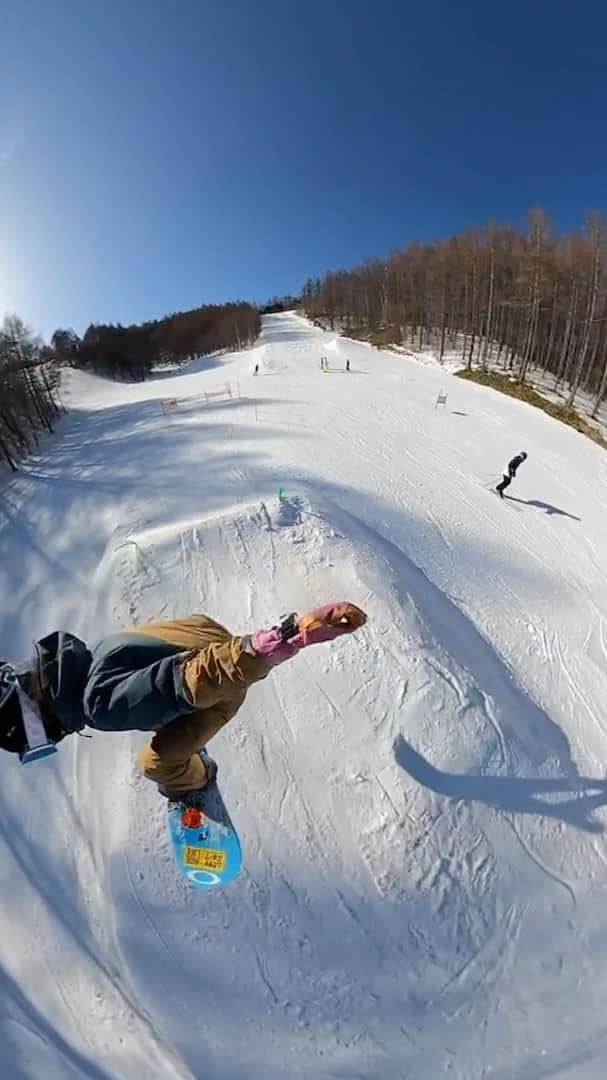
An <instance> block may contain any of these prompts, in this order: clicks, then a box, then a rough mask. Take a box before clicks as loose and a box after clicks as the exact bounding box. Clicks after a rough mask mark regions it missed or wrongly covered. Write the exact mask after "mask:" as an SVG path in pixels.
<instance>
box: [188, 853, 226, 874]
mask: <svg viewBox="0 0 607 1080" xmlns="http://www.w3.org/2000/svg"><path fill="white" fill-rule="evenodd" d="M183 865H184V866H195V867H196V868H197V869H202V870H217V871H219V872H220V873H221V871H222V870H225V868H226V853H225V851H214V850H213V849H212V848H201V847H186V848H185V849H184V852H183Z"/></svg>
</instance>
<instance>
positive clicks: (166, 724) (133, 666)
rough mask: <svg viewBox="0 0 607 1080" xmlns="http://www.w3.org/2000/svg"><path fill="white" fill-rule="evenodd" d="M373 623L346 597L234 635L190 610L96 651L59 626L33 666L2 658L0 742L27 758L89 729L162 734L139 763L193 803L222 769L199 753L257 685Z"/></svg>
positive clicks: (170, 794)
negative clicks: (306, 652)
mask: <svg viewBox="0 0 607 1080" xmlns="http://www.w3.org/2000/svg"><path fill="white" fill-rule="evenodd" d="M366 621H367V616H366V615H365V613H364V612H363V611H361V609H360V608H358V607H356V605H355V604H350V603H346V602H339V603H331V604H325V605H324V606H323V607H319V608H316V609H314V610H313V611H309V612H307V613H305V614H300V615H298V614H295V613H294V614H292V615H289V616H287V617H286V618H284V619H283V620H282V622H280V623H279V624H278V625H276V626H272V627H270V628H269V629H262V630H255V631H254V632H253V633H252V634H247V635H245V636H244V637H234V636H233V635H232V634H231V633H229V631H228V630H226V629H225V628H224V627H223V626H220V625H219V623H216V622H214V620H213V619H211V618H209V617H208V616H207V615H190V616H188V617H186V618H183V619H179V620H176V621H175V622H155V623H150V624H148V625H146V626H138V627H136V628H133V629H131V630H123V631H118V632H116V633H114V634H110V635H109V636H108V637H106V638H104V639H103V640H102V641H100V642H99V643H98V644H97V645H95V646H94V648H93V650H92V651H91V650H89V648H88V647H87V645H86V644H85V643H84V642H83V641H81V640H80V639H79V638H77V637H75V636H74V635H73V634H70V633H68V632H66V631H62V630H57V631H54V632H53V633H50V634H48V635H47V636H46V637H44V638H42V639H41V640H40V641H38V642H37V643H36V646H35V649H36V654H35V656H34V658H33V659H32V660H31V661H30V662H29V663H26V664H25V665H21V666H19V667H15V666H13V665H12V664H10V663H7V662H2V661H0V748H2V749H3V750H8V751H10V752H12V753H15V754H18V755H19V758H20V760H21V761H22V762H23V763H27V762H30V761H34V760H36V759H37V758H40V757H43V756H46V755H48V754H52V753H53V752H54V751H55V750H56V746H57V743H59V742H61V740H62V739H63V738H65V736H66V735H71V734H73V733H74V732H81V731H82V729H83V728H84V727H85V726H88V727H90V728H96V729H98V730H101V731H149V732H154V734H153V736H152V739H151V742H150V743H149V744H148V745H147V746H146V747H144V748H143V750H141V751H140V753H139V755H138V764H139V767H140V768H141V769H142V770H143V772H144V773H145V775H146V776H147V777H148V778H149V779H150V780H154V781H155V782H156V783H157V784H158V787H159V790H160V792H161V794H163V795H165V796H166V797H167V798H168V799H170V800H175V799H179V800H181V801H185V802H187V801H188V799H189V798H190V797H192V796H193V795H194V793H196V792H198V793H199V792H200V790H201V789H202V788H203V787H204V786H205V785H206V784H207V783H208V782H209V780H212V779H214V777H215V774H216V772H217V766H216V764H215V762H214V761H212V759H211V758H209V757H208V756H207V755H203V757H202V758H201V756H200V755H199V753H198V751H199V750H200V749H201V748H202V747H203V746H205V745H206V743H207V742H208V740H209V739H211V738H212V737H213V735H215V734H216V733H217V732H218V731H219V729H220V728H222V727H223V726H224V724H227V722H228V720H231V719H232V717H233V716H235V714H236V713H237V712H238V710H239V708H240V706H241V705H242V703H243V701H244V700H245V697H246V694H247V690H248V688H249V686H251V685H252V684H253V683H255V682H258V681H259V680H260V679H265V678H266V676H267V675H269V673H270V671H271V670H272V668H273V667H276V665H277V664H282V663H283V661H285V660H290V659H291V657H294V656H296V655H297V653H298V652H299V651H300V649H303V648H306V647H307V646H308V645H315V644H318V643H320V642H325V641H332V640H333V639H334V638H336V637H339V636H341V635H343V634H350V633H352V632H353V631H355V630H358V629H359V628H360V627H361V626H364V624H365V622H366ZM194 797H195V795H194Z"/></svg>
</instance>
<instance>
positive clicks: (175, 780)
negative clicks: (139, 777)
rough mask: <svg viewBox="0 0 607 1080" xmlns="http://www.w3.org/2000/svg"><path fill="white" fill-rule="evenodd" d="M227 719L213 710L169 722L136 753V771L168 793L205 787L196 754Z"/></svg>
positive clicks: (204, 778)
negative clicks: (137, 769) (138, 770)
mask: <svg viewBox="0 0 607 1080" xmlns="http://www.w3.org/2000/svg"><path fill="white" fill-rule="evenodd" d="M226 720H227V718H224V717H223V716H222V715H221V714H220V713H219V712H218V710H216V709H208V710H206V711H205V712H199V713H192V714H191V715H190V716H180V717H177V719H176V720H171V722H170V723H169V724H166V725H165V727H163V728H160V730H159V731H157V732H156V733H155V734H154V736H153V738H152V741H151V742H150V743H149V744H148V745H147V746H145V747H144V748H143V750H141V751H140V752H139V754H138V757H137V764H138V765H139V768H140V769H141V770H142V771H143V772H144V773H145V775H146V776H147V778H148V780H154V781H155V783H157V784H158V785H159V787H161V788H163V790H164V791H166V792H168V793H170V792H171V791H195V790H196V788H200V787H204V785H205V784H206V782H207V774H206V769H205V767H204V765H203V764H202V761H201V760H200V757H199V756H198V751H199V750H202V748H203V746H206V744H207V742H208V741H209V739H212V737H213V735H216V734H217V732H218V731H219V729H220V728H222V727H223V725H224V724H225V723H226Z"/></svg>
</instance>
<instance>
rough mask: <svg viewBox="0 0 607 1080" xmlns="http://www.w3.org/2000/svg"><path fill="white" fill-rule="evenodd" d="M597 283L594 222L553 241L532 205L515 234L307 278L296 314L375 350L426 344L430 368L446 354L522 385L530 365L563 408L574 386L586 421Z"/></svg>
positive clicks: (592, 389)
mask: <svg viewBox="0 0 607 1080" xmlns="http://www.w3.org/2000/svg"><path fill="white" fill-rule="evenodd" d="M606 275H607V229H606V224H605V219H604V217H603V216H602V215H601V214H599V213H592V214H589V215H588V217H587V219H586V222H585V225H584V228H583V229H582V230H581V231H579V232H575V233H572V234H570V235H566V236H557V234H556V233H555V232H554V229H553V227H552V225H551V222H550V220H549V218H548V216H547V214H546V213H545V212H544V211H543V210H541V209H534V210H531V211H530V213H529V226H528V230H527V232H526V233H522V232H520V231H519V230H517V229H515V228H513V227H512V226H509V225H496V224H494V223H490V224H489V225H487V226H486V227H485V228H483V229H471V230H469V231H467V232H464V233H462V234H461V235H459V236H453V237H451V238H450V239H449V240H445V241H444V242H442V243H433V244H419V243H411V244H409V245H408V247H406V248H405V249H404V250H396V251H393V252H392V253H391V254H390V255H389V256H388V257H387V258H385V259H381V258H375V259H369V260H368V261H367V262H365V263H363V264H362V265H360V266H356V267H354V269H352V270H334V271H330V272H329V273H327V274H325V276H324V278H322V279H321V278H318V279H309V280H308V281H307V282H306V284H305V286H304V288H303V292H302V306H303V308H304V310H305V311H306V313H307V314H308V315H309V316H310V317H311V318H313V319H317V320H323V321H324V322H325V323H326V324H327V325H329V326H330V327H331V328H332V329H335V328H339V329H341V330H343V331H344V332H345V333H346V334H349V335H350V336H352V337H360V338H364V339H366V340H370V341H373V342H374V343H375V344H379V345H390V344H398V345H401V346H405V347H407V346H409V347H414V348H417V349H423V348H426V347H432V348H434V349H436V352H437V353H438V356H439V358H440V359H441V360H442V359H443V357H444V355H445V352H446V350H447V349H450V350H453V349H457V350H458V351H460V352H461V361H462V366H463V367H467V368H472V367H473V365H477V366H478V367H480V368H481V369H487V367H488V365H489V364H490V363H491V364H492V365H493V366H495V363H497V364H498V366H502V367H503V368H504V370H505V371H512V372H515V373H516V376H517V377H518V379H519V380H521V381H522V382H524V380H525V379H526V377H527V375H528V373H529V371H530V370H531V369H540V370H541V371H542V372H546V373H548V374H549V375H550V376H552V377H553V379H554V388H555V389H559V388H560V389H561V390H562V389H565V391H566V397H567V404H568V405H573V404H574V402H575V398H576V395H577V393H578V391H579V390H580V389H583V390H585V391H587V392H589V393H590V394H592V395H593V396H594V414H596V412H597V410H598V407H599V405H600V403H601V401H602V399H603V398H604V397H605V394H606V391H607V276H606Z"/></svg>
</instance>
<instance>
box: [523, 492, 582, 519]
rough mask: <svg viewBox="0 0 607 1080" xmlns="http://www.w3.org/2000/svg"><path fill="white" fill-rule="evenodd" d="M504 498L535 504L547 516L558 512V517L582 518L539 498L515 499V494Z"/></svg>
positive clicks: (527, 504) (528, 504)
mask: <svg viewBox="0 0 607 1080" xmlns="http://www.w3.org/2000/svg"><path fill="white" fill-rule="evenodd" d="M504 498H505V499H509V501H510V502H516V503H522V504H523V505H524V506H535V507H536V509H537V510H543V511H544V512H545V513H546V514H548V515H549V516H550V515H551V514H558V515H559V517H567V518H571V520H572V521H581V520H582V519H581V518H579V517H576V515H575V514H570V513H569V511H568V510H560V509H559V507H558V506H552V504H551V503H547V502H542V501H541V499H517V498H516V495H504Z"/></svg>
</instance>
